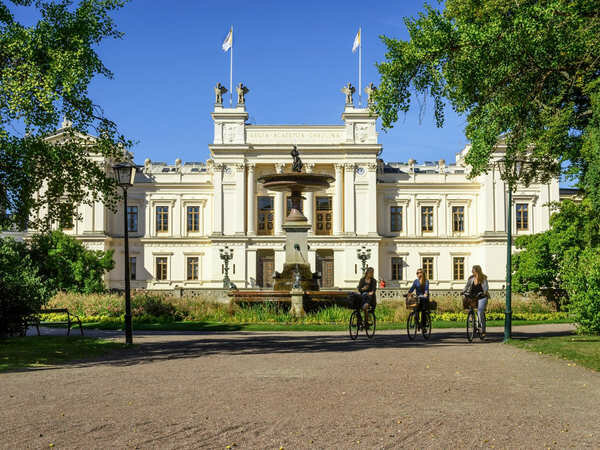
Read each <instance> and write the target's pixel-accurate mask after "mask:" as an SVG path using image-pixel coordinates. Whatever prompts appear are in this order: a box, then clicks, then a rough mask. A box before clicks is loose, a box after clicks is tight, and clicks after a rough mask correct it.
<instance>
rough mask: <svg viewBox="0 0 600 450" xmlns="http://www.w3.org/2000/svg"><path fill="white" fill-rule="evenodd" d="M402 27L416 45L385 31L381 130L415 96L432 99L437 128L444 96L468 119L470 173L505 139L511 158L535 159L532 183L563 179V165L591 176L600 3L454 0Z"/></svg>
mask: <svg viewBox="0 0 600 450" xmlns="http://www.w3.org/2000/svg"><path fill="white" fill-rule="evenodd" d="M405 24H406V26H407V28H408V32H409V34H410V40H409V41H402V40H397V39H393V38H390V37H386V36H382V37H381V39H382V40H383V42H384V43H385V45H386V46H387V53H386V60H385V61H384V62H382V63H380V64H378V65H377V67H378V70H379V72H380V74H381V84H380V88H379V91H378V92H377V94H376V95H375V100H376V104H375V106H374V108H375V110H376V112H377V113H378V114H379V115H380V116H381V118H382V121H383V126H384V128H389V127H391V126H392V125H393V123H394V122H395V121H396V120H397V119H398V114H399V112H402V111H404V112H406V111H408V110H409V108H410V106H411V97H413V96H414V95H427V96H431V97H432V98H433V100H434V105H435V119H436V122H437V125H438V126H442V125H443V123H444V107H445V104H446V102H449V103H450V105H451V106H452V107H453V108H454V110H455V111H457V112H459V113H462V114H465V115H466V118H467V126H466V130H465V132H466V136H467V138H468V139H469V140H470V142H471V144H472V148H471V149H470V151H469V153H468V155H467V157H466V162H467V163H468V164H470V165H471V166H472V167H473V172H472V175H473V176H475V175H479V174H480V173H483V172H485V171H486V170H487V168H488V167H489V164H490V156H491V153H492V149H493V147H494V145H495V144H496V143H497V140H498V137H499V136H502V135H504V136H505V138H506V142H507V145H508V148H507V153H506V155H507V159H508V161H509V162H510V161H511V160H514V159H522V158H525V155H526V154H527V159H529V160H531V161H533V162H534V164H532V165H531V166H530V167H528V169H529V170H527V171H526V172H525V173H524V174H523V175H522V177H521V181H522V182H524V183H525V184H527V183H529V182H530V181H532V180H533V179H534V178H538V179H540V181H547V180H548V179H549V178H550V177H553V176H556V175H558V174H559V173H560V168H561V164H562V163H563V162H569V163H570V168H571V171H572V173H573V174H574V175H577V176H579V179H580V180H584V181H585V176H586V173H587V171H588V169H589V164H588V162H589V160H588V159H586V158H588V157H589V154H588V155H585V154H584V153H585V152H583V151H582V146H583V143H584V141H585V140H586V139H590V135H592V136H591V141H592V143H589V144H588V146H589V147H591V148H594V149H596V151H597V150H598V142H599V141H598V136H599V135H598V124H597V123H595V124H594V123H592V121H591V118H592V112H593V111H592V100H591V97H592V96H593V95H597V93H598V92H599V91H600V85H599V83H598V77H599V74H600V39H598V36H600V2H599V1H597V0H536V1H531V0H513V1H507V0H486V1H482V0H447V1H446V2H445V7H444V8H443V9H442V10H437V9H434V8H432V7H430V6H427V5H426V6H425V12H424V13H422V14H419V16H418V17H416V18H407V19H405ZM590 127H591V128H590ZM592 128H593V129H592ZM594 133H595V134H594ZM588 153H589V152H588ZM596 155H597V153H596ZM596 158H598V157H597V156H596ZM599 172H600V171H599ZM513 181H515V180H513ZM588 187H591V186H588Z"/></svg>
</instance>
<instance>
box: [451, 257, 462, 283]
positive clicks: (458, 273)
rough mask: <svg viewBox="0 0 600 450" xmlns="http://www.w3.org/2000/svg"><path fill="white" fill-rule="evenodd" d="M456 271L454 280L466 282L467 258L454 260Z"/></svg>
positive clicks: (453, 276) (454, 271) (453, 273)
mask: <svg viewBox="0 0 600 450" xmlns="http://www.w3.org/2000/svg"><path fill="white" fill-rule="evenodd" d="M452 260H453V261H452V262H453V264H452V265H453V266H454V270H453V271H452V279H453V280H464V279H465V258H463V257H462V256H457V257H455V258H452Z"/></svg>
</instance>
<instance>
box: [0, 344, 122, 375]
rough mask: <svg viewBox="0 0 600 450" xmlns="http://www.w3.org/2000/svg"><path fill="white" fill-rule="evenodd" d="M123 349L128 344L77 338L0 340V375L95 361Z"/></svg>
mask: <svg viewBox="0 0 600 450" xmlns="http://www.w3.org/2000/svg"><path fill="white" fill-rule="evenodd" d="M123 347H125V344H121V343H117V342H112V341H107V340H104V339H95V338H87V337H76V336H72V337H67V336H29V337H16V338H8V339H0V372H2V371H6V370H14V369H23V368H28V367H43V366H49V365H54V364H62V363H64V362H67V361H73V360H81V359H88V358H94V357H97V356H102V355H104V354H106V353H109V352H111V351H114V350H118V349H121V348H123Z"/></svg>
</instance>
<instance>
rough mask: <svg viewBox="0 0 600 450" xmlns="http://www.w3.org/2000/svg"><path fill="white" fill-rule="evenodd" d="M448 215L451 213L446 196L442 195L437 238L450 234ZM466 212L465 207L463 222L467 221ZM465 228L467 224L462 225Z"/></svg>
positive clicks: (450, 226) (450, 223)
mask: <svg viewBox="0 0 600 450" xmlns="http://www.w3.org/2000/svg"><path fill="white" fill-rule="evenodd" d="M450 214H451V211H450V210H449V209H448V195H447V194H444V195H443V196H442V206H441V208H440V217H439V218H438V223H439V224H440V231H439V233H438V236H448V235H449V234H450V235H451V234H452V222H451V220H450ZM467 214H468V211H467V208H466V207H465V216H464V217H465V220H467V219H468V217H467ZM464 226H465V228H466V227H467V224H466V223H465V224H464Z"/></svg>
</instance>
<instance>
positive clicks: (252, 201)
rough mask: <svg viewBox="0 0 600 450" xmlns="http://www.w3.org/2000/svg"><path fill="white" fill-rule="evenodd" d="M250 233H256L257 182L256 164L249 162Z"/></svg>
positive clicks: (248, 228)
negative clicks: (255, 177) (255, 174)
mask: <svg viewBox="0 0 600 450" xmlns="http://www.w3.org/2000/svg"><path fill="white" fill-rule="evenodd" d="M247 166H248V201H247V202H246V204H247V206H248V226H247V228H246V229H247V230H248V235H255V234H256V182H255V180H254V169H255V168H256V165H255V164H248V165H247Z"/></svg>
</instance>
